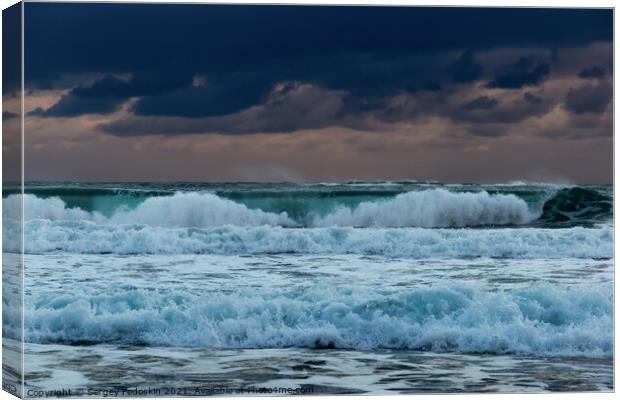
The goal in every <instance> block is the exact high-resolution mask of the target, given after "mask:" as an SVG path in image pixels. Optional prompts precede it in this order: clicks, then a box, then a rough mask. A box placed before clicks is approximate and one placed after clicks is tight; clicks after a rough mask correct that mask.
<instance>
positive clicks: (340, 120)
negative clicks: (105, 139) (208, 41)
mask: <svg viewBox="0 0 620 400" xmlns="http://www.w3.org/2000/svg"><path fill="white" fill-rule="evenodd" d="M343 104H344V102H343V95H342V94H340V93H337V92H333V91H328V90H326V89H324V88H321V87H317V86H313V85H307V84H302V83H298V82H288V83H286V84H282V85H279V86H278V87H276V88H274V90H273V91H271V92H270V93H269V95H268V97H267V98H266V100H265V102H264V103H263V104H261V105H259V106H255V107H251V108H249V109H245V110H242V111H240V112H238V113H236V114H227V115H219V116H210V117H203V118H181V117H161V116H150V117H145V116H140V115H136V116H131V117H129V118H126V119H123V120H119V121H114V122H111V123H106V124H102V125H101V126H100V127H99V129H100V130H102V131H103V132H106V133H110V134H112V135H115V136H134V135H176V134H189V133H204V132H212V133H222V134H235V135H239V134H255V133H290V132H293V131H296V130H300V129H319V128H324V127H327V126H335V125H336V126H337V125H342V126H356V124H357V126H356V127H357V128H359V129H363V128H364V127H363V125H360V124H359V123H358V122H356V121H355V120H353V119H348V118H347V115H346V114H344V113H342V112H341V110H342V108H343Z"/></svg>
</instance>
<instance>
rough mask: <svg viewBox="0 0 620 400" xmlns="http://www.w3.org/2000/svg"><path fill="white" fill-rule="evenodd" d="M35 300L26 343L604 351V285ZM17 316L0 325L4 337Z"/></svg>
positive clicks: (122, 293) (607, 342)
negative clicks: (485, 289) (493, 289)
mask: <svg viewBox="0 0 620 400" xmlns="http://www.w3.org/2000/svg"><path fill="white" fill-rule="evenodd" d="M35 293H36V294H34V295H33V298H32V299H28V300H27V304H26V309H25V315H26V320H25V339H26V341H28V342H35V343H66V344H93V343H114V344H133V345H150V346H178V347H208V348H230V349H236V348H285V347H306V348H347V349H349V348H351V349H362V350H364V349H378V348H387V349H412V350H432V351H459V352H476V353H495V354H506V353H509V354H535V355H539V356H546V355H548V356H555V355H564V356H580V355H581V356H587V357H608V356H611V355H612V354H613V329H612V328H613V315H612V312H613V299H612V293H613V291H612V288H611V286H603V287H591V286H574V287H571V288H558V287H555V286H551V285H536V286H534V287H530V288H521V289H512V290H500V291H484V290H481V289H479V288H477V287H475V286H473V285H445V286H430V287H426V288H417V289H407V290H405V289H402V290H400V291H394V290H392V291H387V290H383V291H379V290H377V291H372V290H371V291H369V290H368V289H367V288H363V289H362V288H355V287H341V288H338V289H336V288H311V289H306V290H300V289H299V288H292V289H291V290H290V291H277V290H273V291H258V292H257V291H256V290H246V291H239V292H233V293H228V294H224V293H209V294H208V296H205V297H198V296H197V295H193V294H190V293H188V292H185V291H170V292H165V293H163V292H158V291H146V290H126V289H123V290H120V289H119V290H118V291H112V292H108V293H105V294H101V295H97V296H92V297H88V296H86V295H84V294H81V293H80V292H79V291H77V292H72V293H66V294H63V295H60V296H58V295H50V294H45V293H40V292H35ZM18 321H19V320H18V319H17V320H16V321H12V320H11V319H7V320H5V321H4V323H5V324H4V327H5V331H6V332H7V334H8V335H9V336H10V335H12V334H17V332H18V331H19V323H18Z"/></svg>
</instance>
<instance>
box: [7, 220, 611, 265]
mask: <svg viewBox="0 0 620 400" xmlns="http://www.w3.org/2000/svg"><path fill="white" fill-rule="evenodd" d="M11 226H12V225H11V224H6V223H5V225H4V229H5V236H4V237H5V238H13V237H15V238H19V235H16V234H12V233H11V232H10V231H7V230H8V229H11ZM15 228H18V226H15ZM612 237H613V230H612V228H611V227H602V228H597V229H591V228H581V227H576V228H566V229H528V228H519V229H485V230H460V229H432V230H431V229H424V228H402V229H388V228H382V229H375V228H369V229H355V228H304V229H287V228H282V227H269V226H258V227H236V226H223V227H213V228H203V229H196V228H159V227H149V226H145V225H122V226H115V225H98V224H95V223H93V222H88V221H45V220H34V221H28V222H27V223H26V226H25V243H24V245H25V251H26V252H27V253H30V254H39V253H47V252H56V251H66V252H71V253H84V254H88V253H90V254H102V253H113V254H223V255H233V254H273V253H297V254H328V253H332V254H368V255H384V256H388V257H411V258H418V259H425V258H459V257H498V258H537V257H540V258H567V257H576V258H609V257H612V256H613V240H612ZM4 248H5V251H16V250H17V249H19V242H15V243H13V242H11V241H9V240H8V239H7V240H5V241H4Z"/></svg>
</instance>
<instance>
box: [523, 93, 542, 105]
mask: <svg viewBox="0 0 620 400" xmlns="http://www.w3.org/2000/svg"><path fill="white" fill-rule="evenodd" d="M523 100H524V101H526V102H528V103H532V104H541V103H542V102H543V99H542V97H539V96H536V95H535V94H534V93H532V92H525V93H524V94H523Z"/></svg>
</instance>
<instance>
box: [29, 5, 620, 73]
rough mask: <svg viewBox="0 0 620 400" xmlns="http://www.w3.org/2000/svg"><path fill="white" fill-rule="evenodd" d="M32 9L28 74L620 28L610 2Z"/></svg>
mask: <svg viewBox="0 0 620 400" xmlns="http://www.w3.org/2000/svg"><path fill="white" fill-rule="evenodd" d="M26 10H27V12H26V18H27V20H26V24H25V29H26V36H27V37H28V38H29V44H28V46H27V48H26V52H27V54H26V58H27V59H28V60H29V62H28V64H27V65H26V76H27V78H28V81H30V82H34V81H35V80H43V79H49V78H50V77H53V76H58V75H60V74H66V73H83V72H93V71H97V72H103V73H118V72H128V71H138V70H146V69H149V68H152V67H153V66H159V67H163V66H165V67H168V68H171V69H173V68H178V67H181V68H183V67H187V68H190V69H192V70H193V72H197V71H210V72H226V71H231V70H238V69H243V68H244V67H247V66H248V65H252V66H259V65H263V64H269V63H273V62H276V61H278V60H283V59H286V60H293V59H296V58H299V57H306V58H312V57H329V56H332V55H338V54H383V55H394V54H420V53H436V52H440V51H463V49H471V50H473V51H476V50H482V49H488V48H492V47H511V46H512V47H517V46H520V47H523V46H531V45H535V46H537V47H539V46H540V47H548V48H558V47H566V46H579V45H584V44H587V43H592V42H594V41H603V40H604V41H611V38H612V34H613V33H612V27H613V24H612V18H613V13H612V11H611V10H603V9H599V10H595V9H591V10H587V9H550V8H546V9H545V8H540V9H524V8H445V7H442V8H436V7H350V6H330V7H307V6H270V5H256V6H253V5H238V6H237V5H200V4H194V5H189V4H86V3H84V4H68V3H67V4H60V3H31V4H28V5H27V6H26ZM523 21H527V27H524V25H523ZM110 27H114V29H110ZM317 44H320V45H317Z"/></svg>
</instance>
